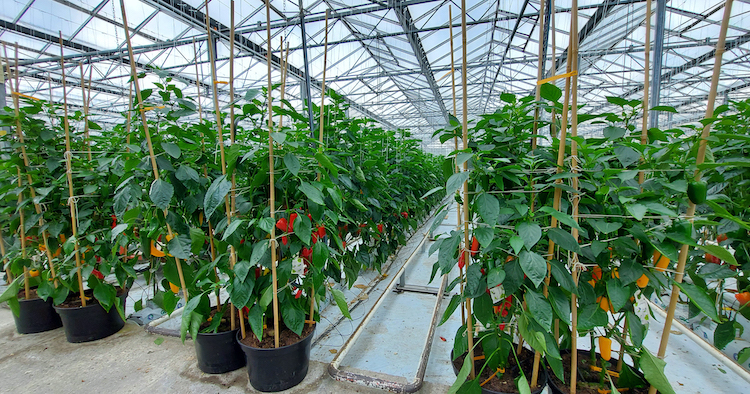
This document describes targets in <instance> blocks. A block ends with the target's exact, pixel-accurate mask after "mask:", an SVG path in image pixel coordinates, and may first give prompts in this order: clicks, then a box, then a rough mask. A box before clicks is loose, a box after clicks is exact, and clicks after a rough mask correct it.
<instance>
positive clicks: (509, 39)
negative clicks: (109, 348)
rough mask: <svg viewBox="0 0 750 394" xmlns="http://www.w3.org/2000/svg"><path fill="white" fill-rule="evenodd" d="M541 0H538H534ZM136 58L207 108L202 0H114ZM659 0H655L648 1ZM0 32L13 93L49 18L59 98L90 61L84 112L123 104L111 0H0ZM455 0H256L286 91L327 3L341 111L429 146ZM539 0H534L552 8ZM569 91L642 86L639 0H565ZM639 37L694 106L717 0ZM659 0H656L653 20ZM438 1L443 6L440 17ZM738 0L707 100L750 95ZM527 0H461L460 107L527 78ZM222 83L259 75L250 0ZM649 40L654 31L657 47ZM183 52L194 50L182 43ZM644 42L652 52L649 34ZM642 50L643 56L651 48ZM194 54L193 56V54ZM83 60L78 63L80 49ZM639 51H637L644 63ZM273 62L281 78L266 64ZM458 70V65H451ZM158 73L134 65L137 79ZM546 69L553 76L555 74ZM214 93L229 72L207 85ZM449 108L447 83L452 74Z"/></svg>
mask: <svg viewBox="0 0 750 394" xmlns="http://www.w3.org/2000/svg"><path fill="white" fill-rule="evenodd" d="M541 1H546V0H541ZM124 3H125V7H126V14H127V19H128V25H129V27H130V29H131V34H132V42H133V46H134V50H135V58H136V62H137V66H138V68H139V69H140V70H145V69H146V68H149V67H156V68H159V69H162V70H164V71H165V72H167V73H169V75H171V76H172V77H173V78H174V80H176V81H178V82H181V83H184V86H181V88H183V91H184V92H185V94H186V95H190V96H192V97H198V92H197V89H198V88H197V85H196V80H198V81H199V82H200V85H201V95H202V96H203V98H202V99H201V103H202V105H203V106H204V108H207V109H208V110H210V109H211V107H212V106H213V104H212V103H213V101H212V100H211V99H210V98H209V96H208V94H209V93H210V89H208V87H210V86H211V82H212V81H211V72H210V64H209V63H208V45H207V34H206V27H205V26H206V25H205V11H206V2H204V1H201V0H182V1H180V0H125V2H124ZM658 3H661V4H658ZM2 4H3V6H2V7H1V8H0V41H2V42H3V43H6V44H8V45H9V47H8V52H7V54H8V56H10V57H11V58H13V56H14V55H13V45H12V44H15V43H18V45H19V54H18V56H19V64H20V65H21V88H20V90H21V93H24V94H27V95H32V96H34V97H39V98H43V99H47V98H49V97H50V96H51V97H52V99H53V100H56V101H61V99H62V89H61V88H60V85H61V70H60V63H59V57H60V47H59V44H58V40H59V34H60V33H61V34H62V38H63V50H64V54H65V58H66V75H67V82H68V85H69V89H68V91H69V97H68V101H69V103H71V104H72V105H74V106H75V105H79V106H80V105H81V103H82V94H81V89H80V85H81V77H82V75H81V74H82V73H83V79H84V80H87V79H88V78H89V75H90V76H91V81H92V82H91V84H92V87H91V89H92V100H91V102H90V107H91V112H92V115H95V116H96V118H95V119H96V120H97V121H100V122H120V121H121V119H122V111H125V110H127V107H128V94H129V88H130V86H129V81H128V80H129V73H130V68H129V60H128V55H127V46H126V43H125V32H124V29H123V25H122V23H123V17H122V12H121V9H120V2H119V1H117V0H3V2H2ZM460 4H461V2H459V1H445V0H387V1H377V0H369V1H367V0H349V1H346V2H344V1H336V0H303V1H301V2H298V1H296V0H295V1H290V0H271V1H270V5H271V26H272V32H271V34H272V46H273V48H274V55H276V56H278V55H279V54H280V50H279V49H280V45H281V41H282V39H283V42H284V46H285V47H286V46H287V45H288V46H289V61H288V63H289V72H288V75H289V78H290V79H289V81H288V82H287V93H286V94H287V98H289V99H290V101H291V102H292V104H293V105H296V106H298V107H299V106H301V101H300V99H301V97H303V94H304V93H303V89H302V88H301V87H302V86H304V80H305V60H304V54H303V49H302V47H303V35H302V29H301V26H300V15H301V13H300V11H301V10H302V11H304V23H305V25H304V27H305V33H306V36H307V37H306V44H307V47H308V56H309V64H308V65H309V73H310V77H311V80H312V83H311V86H312V96H313V100H315V97H316V96H317V97H318V99H317V100H319V95H320V86H321V81H322V77H323V62H324V60H323V58H324V57H323V51H324V50H323V47H324V36H325V34H324V33H325V27H324V26H325V22H324V20H325V15H326V11H329V12H330V19H329V28H328V31H329V33H328V56H327V71H326V84H327V86H328V87H330V88H332V89H334V90H335V91H337V92H338V93H339V94H341V95H343V96H344V97H345V98H346V100H347V101H348V102H349V103H350V104H351V107H350V108H351V110H352V112H353V113H355V114H360V115H365V116H368V117H371V118H373V119H375V120H377V121H379V122H380V123H381V124H383V125H384V126H386V127H390V128H408V129H411V131H412V133H413V135H414V136H415V137H417V138H420V139H422V140H423V141H424V143H423V144H424V145H423V146H424V147H425V148H426V149H428V150H435V151H441V152H442V149H441V147H440V144H439V142H436V141H434V140H433V139H432V138H431V135H432V133H433V132H434V131H435V130H436V129H439V128H441V127H443V126H444V125H445V124H446V122H447V119H448V118H447V114H448V113H449V112H453V99H452V96H453V93H452V89H451V75H450V70H451V56H450V33H449V26H450V25H451V24H452V26H453V35H454V37H453V39H454V45H455V63H456V65H457V66H459V65H460V64H461V53H462V48H461V13H460V12H459V7H460ZM551 5H552V2H551V1H546V2H545V7H546V8H547V9H548V10H549V9H551V7H550V6H551ZM578 6H579V16H580V19H579V22H578V26H579V31H578V37H579V40H580V47H579V56H580V58H579V59H580V60H579V103H582V104H583V103H585V104H586V107H584V108H583V109H582V112H586V111H589V110H597V111H601V110H606V109H607V108H609V107H608V106H609V104H608V103H607V101H606V99H605V97H607V96H619V97H624V98H628V99H641V98H642V96H643V80H644V75H643V70H644V39H645V32H646V31H645V14H646V11H645V9H646V3H645V1H641V0H580V1H579V2H578ZM570 7H571V1H570V0H557V1H555V2H554V15H555V18H553V20H554V28H553V27H552V26H550V25H549V24H548V25H546V27H542V30H543V33H546V34H543V37H544V38H543V42H544V43H546V45H544V48H545V50H544V59H545V62H544V65H543V67H544V75H545V76H550V75H553V74H552V70H551V69H552V68H553V67H554V68H555V69H556V70H558V72H557V74H560V73H561V72H564V71H560V70H564V69H565V65H566V64H565V56H566V54H567V47H568V37H569V28H570V21H571V20H570V12H571V9H570ZM653 7H654V11H655V15H654V16H653V17H652V26H653V30H652V34H651V36H652V44H651V46H652V49H654V47H655V46H656V45H659V41H660V40H659V39H658V38H659V37H660V34H659V33H660V32H661V31H662V30H661V29H662V27H663V44H661V45H662V47H661V50H660V51H659V52H658V53H660V54H661V62H662V65H661V69H660V70H659V71H657V72H656V75H660V76H661V77H660V78H652V79H657V80H658V81H659V82H660V86H661V88H660V89H657V91H658V92H659V101H658V103H659V104H660V105H671V106H674V107H676V108H677V109H678V111H679V115H677V114H668V113H663V114H662V115H660V118H659V124H660V125H661V126H669V125H673V124H679V123H684V122H690V121H695V120H696V119H699V118H700V117H702V116H703V112H704V111H705V101H706V98H707V95H708V90H709V85H710V76H711V72H712V68H713V64H714V54H715V47H716V41H717V37H718V35H719V26H720V23H721V18H722V15H723V12H724V2H723V1H718V0H708V1H696V0H673V1H665V2H662V1H661V0H659V1H654V6H653ZM659 7H663V8H661V9H663V10H664V12H663V13H662V15H663V25H660V21H659V12H658V10H660V8H659ZM451 9H452V16H453V19H452V20H451V19H450V17H449V13H450V10H451ZM749 12H750V1H748V0H736V1H735V3H734V6H733V9H732V15H731V19H730V27H729V31H728V34H727V44H726V49H727V51H726V53H725V54H724V57H723V65H722V73H721V76H720V82H719V89H718V92H719V99H720V100H737V99H745V98H748V97H749V96H750V78H749V77H750V59H748V53H750V14H749ZM208 14H209V17H210V19H211V25H212V26H213V27H214V28H215V29H216V31H215V33H214V34H213V35H212V37H213V38H215V39H216V41H217V43H216V48H217V60H216V65H217V74H218V79H219V80H227V79H228V75H229V64H228V63H229V62H228V57H229V39H230V33H229V26H230V24H231V19H230V1H229V0H212V1H208ZM539 14H540V0H525V1H518V0H497V1H478V0H467V10H466V16H467V24H468V30H467V48H466V49H467V53H468V56H467V72H468V82H467V89H468V95H467V98H468V108H469V116H470V117H475V116H477V115H479V114H483V113H487V112H492V111H494V110H495V109H496V108H497V107H498V106H499V105H501V102H500V93H501V92H511V93H515V94H517V95H528V94H533V92H534V89H535V86H536V80H537V69H538V59H539V55H538V51H539V41H540V40H539V37H540V34H539V32H540V26H539V23H538V18H539ZM234 20H235V29H236V34H235V48H236V52H235V64H234V66H235V91H236V92H238V94H241V93H242V92H243V91H245V90H247V89H252V88H259V87H262V86H265V84H266V78H267V65H266V57H265V53H266V50H265V48H266V47H267V43H266V12H265V3H264V2H263V1H244V0H237V1H235V18H234ZM657 48H658V47H657ZM196 52H197V53H196ZM653 53H657V52H656V49H654V52H653ZM654 58H655V56H652V61H653V60H654ZM196 61H197V68H196V65H195V64H196ZM79 63H83V67H81V66H80V65H79ZM653 68H654V66H652V69H653ZM272 78H273V80H274V81H275V82H279V81H280V80H281V73H280V66H279V64H278V63H276V62H274V64H273V74H272ZM455 78H456V84H457V85H459V84H460V67H456V73H455ZM156 81H158V77H157V76H156V75H153V74H149V76H148V77H147V79H146V82H147V83H149V82H156ZM556 83H558V84H560V85H562V80H558V81H557V82H556ZM218 87H219V89H220V92H221V93H220V102H221V103H222V104H221V105H226V104H227V103H228V102H230V101H231V100H230V97H229V88H228V86H227V85H219V86H218ZM456 93H457V95H458V97H457V100H458V112H459V114H458V115H459V116H460V111H461V100H462V97H463V96H462V91H461V88H460V86H457V89H456Z"/></svg>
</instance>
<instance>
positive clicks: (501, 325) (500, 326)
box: [497, 323, 505, 330]
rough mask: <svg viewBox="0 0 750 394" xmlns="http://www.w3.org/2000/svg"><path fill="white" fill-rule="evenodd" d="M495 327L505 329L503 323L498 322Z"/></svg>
mask: <svg viewBox="0 0 750 394" xmlns="http://www.w3.org/2000/svg"><path fill="white" fill-rule="evenodd" d="M497 327H498V328H499V329H501V330H505V323H500V324H499V325H498V326H497Z"/></svg>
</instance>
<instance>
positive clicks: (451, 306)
mask: <svg viewBox="0 0 750 394" xmlns="http://www.w3.org/2000/svg"><path fill="white" fill-rule="evenodd" d="M461 300H462V298H461V295H460V294H454V295H453V297H451V300H450V302H449V303H448V306H447V307H446V308H445V312H443V318H442V319H440V324H438V326H442V325H443V323H445V322H447V321H448V319H450V317H451V315H453V312H455V311H456V308H458V306H459V305H461Z"/></svg>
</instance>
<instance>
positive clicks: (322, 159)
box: [315, 152, 339, 177]
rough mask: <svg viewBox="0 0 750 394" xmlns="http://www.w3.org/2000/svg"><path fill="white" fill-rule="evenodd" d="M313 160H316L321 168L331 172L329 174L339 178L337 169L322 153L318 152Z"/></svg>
mask: <svg viewBox="0 0 750 394" xmlns="http://www.w3.org/2000/svg"><path fill="white" fill-rule="evenodd" d="M315 158H316V159H317V160H318V163H320V165H321V166H323V167H325V168H326V169H328V171H331V174H333V176H335V177H338V176H339V169H338V168H336V166H335V165H334V164H333V163H331V160H330V159H329V158H328V156H326V155H325V154H324V153H322V152H318V153H316V154H315Z"/></svg>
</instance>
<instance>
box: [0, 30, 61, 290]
mask: <svg viewBox="0 0 750 394" xmlns="http://www.w3.org/2000/svg"><path fill="white" fill-rule="evenodd" d="M15 58H16V64H15V81H16V86H15V88H14V87H13V82H12V81H11V83H10V84H9V85H10V91H11V93H13V92H15V93H20V86H21V85H20V82H19V73H18V70H19V67H18V43H16V44H15ZM6 62H7V59H6ZM8 76H9V77H10V63H8ZM12 96H13V106H14V113H15V116H16V134H17V136H18V142H20V144H21V156H22V157H23V165H24V172H26V170H27V169H28V168H29V167H30V164H29V163H30V162H29V155H28V154H27V152H26V143H25V142H24V136H23V130H22V128H21V116H20V112H21V105H20V100H19V97H18V95H17V94H13V95H12ZM19 176H20V175H19ZM19 182H20V180H19ZM26 182H27V183H28V184H29V193H30V194H31V198H32V200H34V199H36V191H35V189H34V187H33V186H32V180H31V174H29V173H28V172H26ZM19 186H20V183H19ZM34 210H35V211H36V213H37V215H40V216H39V228H40V229H41V228H44V217H43V216H41V215H42V207H41V204H39V203H38V202H35V203H34ZM42 240H43V242H44V249H45V254H46V256H47V261H48V264H49V267H50V274H51V275H52V278H53V279H54V280H55V282H54V286H55V287H57V275H56V274H55V265H54V264H53V262H52V252H51V251H50V249H49V235H48V233H47V230H44V231H42Z"/></svg>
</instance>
